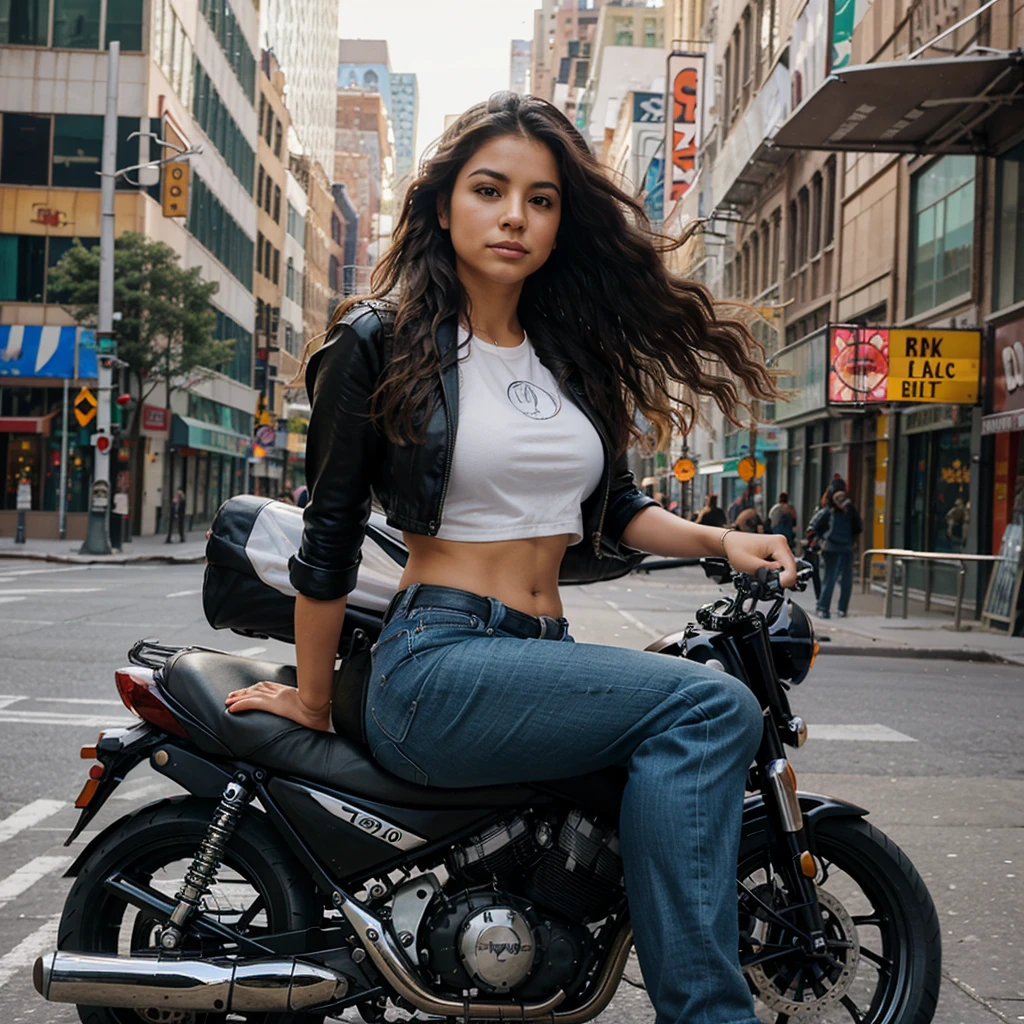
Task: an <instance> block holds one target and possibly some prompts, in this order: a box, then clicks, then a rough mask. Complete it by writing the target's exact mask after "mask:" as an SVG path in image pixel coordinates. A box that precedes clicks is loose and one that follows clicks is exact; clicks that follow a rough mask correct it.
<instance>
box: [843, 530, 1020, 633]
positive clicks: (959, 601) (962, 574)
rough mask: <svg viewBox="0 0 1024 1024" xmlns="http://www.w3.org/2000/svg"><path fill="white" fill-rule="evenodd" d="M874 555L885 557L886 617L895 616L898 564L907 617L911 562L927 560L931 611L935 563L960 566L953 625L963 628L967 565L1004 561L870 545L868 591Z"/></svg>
mask: <svg viewBox="0 0 1024 1024" xmlns="http://www.w3.org/2000/svg"><path fill="white" fill-rule="evenodd" d="M873 555H883V556H884V557H885V617H886V618H887V619H891V618H892V592H893V585H894V581H895V576H896V567H897V566H899V567H900V569H901V570H902V574H903V614H902V616H901V618H904V619H905V618H906V617H907V601H908V600H909V596H910V580H909V573H908V572H907V563H908V562H924V563H925V564H926V566H927V573H926V576H925V580H926V583H925V592H924V610H925V611H928V610H929V609H930V608H931V604H932V583H933V574H932V569H933V567H934V566H935V565H936V564H946V565H952V566H955V567H957V568H958V570H959V571H958V572H957V578H956V605H955V608H954V612H953V628H954V629H955V630H959V629H960V622H961V620H962V618H963V604H964V586H965V582H966V578H967V566H968V565H969V564H970V563H972V562H1002V561H1004V559H1003V558H1002V556H1001V555H968V554H962V555H957V554H954V553H952V552H946V551H910V550H908V549H906V548H870V549H869V550H867V551H865V552H864V554H863V556H862V560H861V574H860V578H861V593H865V594H866V593H867V589H868V583H870V582H871V580H870V577H869V576H868V564H867V562H868V559H869V558H870V557H872V556H873Z"/></svg>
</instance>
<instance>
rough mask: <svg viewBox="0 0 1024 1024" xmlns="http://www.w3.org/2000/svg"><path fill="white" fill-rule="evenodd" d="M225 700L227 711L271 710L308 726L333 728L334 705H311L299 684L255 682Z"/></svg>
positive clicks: (235, 691)
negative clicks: (304, 697)
mask: <svg viewBox="0 0 1024 1024" xmlns="http://www.w3.org/2000/svg"><path fill="white" fill-rule="evenodd" d="M224 703H225V704H226V705H227V709H228V711H230V712H232V713H234V712H236V711H269V712H270V713H271V714H272V715H279V716H280V717H281V718H288V719H291V721H293V722H298V723H299V725H304V726H306V727H307V728H309V729H319V730H321V731H322V732H327V731H329V730H330V727H331V705H330V704H325V705H324V706H323V707H322V708H317V709H314V708H310V707H307V706H306V705H305V704H303V702H302V698H301V697H300V696H299V691H298V688H297V687H294V686H285V685H284V683H256V684H255V685H254V686H247V687H245V689H244V690H232V692H231V693H229V694H228V695H227V698H226V699H225V701H224Z"/></svg>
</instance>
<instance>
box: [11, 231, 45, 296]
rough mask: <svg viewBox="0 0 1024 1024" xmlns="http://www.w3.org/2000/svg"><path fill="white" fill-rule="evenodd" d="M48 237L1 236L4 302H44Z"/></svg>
mask: <svg viewBox="0 0 1024 1024" xmlns="http://www.w3.org/2000/svg"><path fill="white" fill-rule="evenodd" d="M45 287H46V237H45V236H44V235H0V302H42V301H43V289H44V288H45Z"/></svg>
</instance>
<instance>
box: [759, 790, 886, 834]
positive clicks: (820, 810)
mask: <svg viewBox="0 0 1024 1024" xmlns="http://www.w3.org/2000/svg"><path fill="white" fill-rule="evenodd" d="M797 797H798V798H799V800H800V810H801V811H803V816H804V828H805V829H806V830H807V832H808V833H809V835H810V836H811V837H813V835H814V826H815V825H816V824H817V823H818V822H819V821H823V820H824V819H825V818H864V817H867V815H868V811H866V810H865V809H864V808H863V807H858V806H857V805H856V804H851V803H848V802H847V801H846V800H838V799H836V798H835V797H831V796H821V795H819V794H818V793H804V792H798V793H797ZM767 830H768V812H767V810H766V808H765V805H764V798H763V797H762V796H761V794H760V793H755V794H753V795H752V796H748V797H747V798H746V799H745V800H744V801H743V833H742V834H743V839H742V841H743V842H749V841H750V839H751V837H753V836H755V835H757V834H758V833H759V832H766V831H767Z"/></svg>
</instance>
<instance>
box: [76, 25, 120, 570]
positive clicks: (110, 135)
mask: <svg viewBox="0 0 1024 1024" xmlns="http://www.w3.org/2000/svg"><path fill="white" fill-rule="evenodd" d="M120 56H121V44H120V42H118V41H117V40H114V41H112V42H111V43H110V44H109V49H108V52H107V107H106V113H105V115H104V118H103V162H102V164H101V165H100V293H99V315H98V318H97V329H96V363H97V366H96V376H97V388H96V400H97V402H98V403H99V405H98V408H97V409H96V433H95V434H94V435H93V471H92V490H91V492H90V495H89V525H88V530H87V532H86V535H85V542H84V543H83V544H82V547H81V553H82V554H83V555H109V554H110V519H109V516H110V450H111V432H110V391H111V385H112V377H113V368H114V367H113V364H114V362H115V360H114V359H113V358H112V356H113V343H112V341H113V330H114V184H115V178H116V173H117V168H116V161H117V76H118V62H119V59H120Z"/></svg>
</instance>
